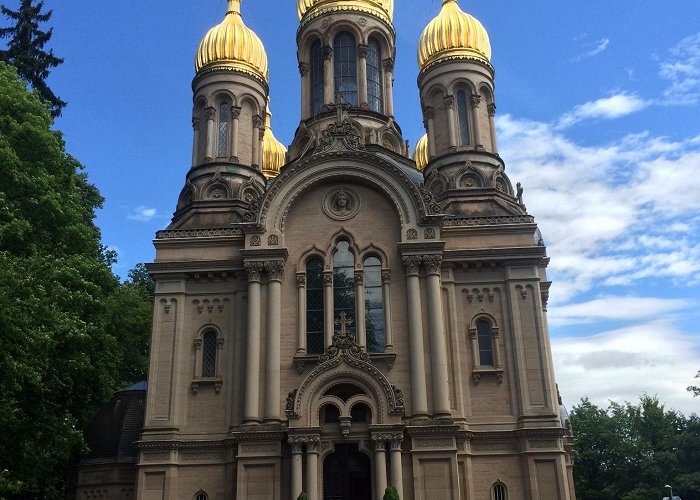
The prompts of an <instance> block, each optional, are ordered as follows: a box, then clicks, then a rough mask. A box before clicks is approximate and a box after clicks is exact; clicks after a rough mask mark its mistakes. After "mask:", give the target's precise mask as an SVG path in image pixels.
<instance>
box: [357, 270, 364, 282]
mask: <svg viewBox="0 0 700 500" xmlns="http://www.w3.org/2000/svg"><path fill="white" fill-rule="evenodd" d="M364 284H365V272H364V271H363V270H362V269H355V285H364Z"/></svg>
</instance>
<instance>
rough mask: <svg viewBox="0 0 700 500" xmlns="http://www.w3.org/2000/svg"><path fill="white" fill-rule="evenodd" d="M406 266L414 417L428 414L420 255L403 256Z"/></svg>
mask: <svg viewBox="0 0 700 500" xmlns="http://www.w3.org/2000/svg"><path fill="white" fill-rule="evenodd" d="M401 260H402V262H403V265H404V267H405V268H406V295H407V299H408V303H407V309H408V343H409V352H410V356H411V405H412V408H411V413H412V414H413V416H414V417H427V416H428V396H427V394H426V391H425V354H424V352H423V317H422V313H421V300H420V278H419V276H418V267H419V266H420V263H421V260H422V259H421V257H420V256H418V255H409V256H406V257H403V258H402V259H401Z"/></svg>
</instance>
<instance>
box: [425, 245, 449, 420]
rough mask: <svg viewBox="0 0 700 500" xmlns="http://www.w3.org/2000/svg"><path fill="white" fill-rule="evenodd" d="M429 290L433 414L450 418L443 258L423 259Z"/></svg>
mask: <svg viewBox="0 0 700 500" xmlns="http://www.w3.org/2000/svg"><path fill="white" fill-rule="evenodd" d="M423 263H424V264H425V267H426V271H427V276H426V281H427V288H428V290H427V291H428V318H429V324H430V365H431V367H432V376H431V379H432V381H433V414H434V416H435V417H438V418H440V417H449V416H450V415H451V412H450V397H449V392H448V384H447V376H448V375H447V348H446V345H445V332H444V328H443V316H442V289H441V287H440V271H441V267H442V256H440V255H426V256H424V257H423Z"/></svg>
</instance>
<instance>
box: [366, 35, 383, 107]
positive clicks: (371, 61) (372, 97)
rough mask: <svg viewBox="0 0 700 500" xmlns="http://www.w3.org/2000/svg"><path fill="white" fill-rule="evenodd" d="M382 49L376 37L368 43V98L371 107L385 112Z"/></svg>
mask: <svg viewBox="0 0 700 500" xmlns="http://www.w3.org/2000/svg"><path fill="white" fill-rule="evenodd" d="M382 81H383V79H382V49H381V47H380V46H379V42H378V41H377V40H376V39H375V38H370V39H369V43H368V44H367V100H368V104H369V109H371V110H372V111H376V112H377V113H383V112H384V89H383V86H382Z"/></svg>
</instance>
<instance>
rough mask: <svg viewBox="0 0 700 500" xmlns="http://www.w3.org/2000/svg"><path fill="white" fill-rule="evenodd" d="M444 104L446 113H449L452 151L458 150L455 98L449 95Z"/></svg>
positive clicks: (448, 121)
mask: <svg viewBox="0 0 700 500" xmlns="http://www.w3.org/2000/svg"><path fill="white" fill-rule="evenodd" d="M442 102H443V103H444V104H445V112H446V113H447V133H448V134H449V140H450V149H451V150H454V149H457V134H456V133H455V111H454V107H455V98H454V96H451V95H448V96H447V97H445V98H444V99H443V100H442Z"/></svg>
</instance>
